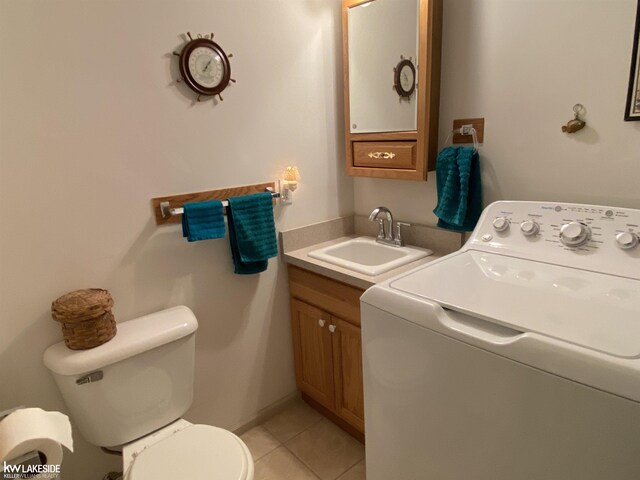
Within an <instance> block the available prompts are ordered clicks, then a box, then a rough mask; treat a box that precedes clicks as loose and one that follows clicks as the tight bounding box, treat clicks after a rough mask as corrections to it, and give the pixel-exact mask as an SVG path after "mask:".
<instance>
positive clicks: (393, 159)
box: [353, 142, 416, 170]
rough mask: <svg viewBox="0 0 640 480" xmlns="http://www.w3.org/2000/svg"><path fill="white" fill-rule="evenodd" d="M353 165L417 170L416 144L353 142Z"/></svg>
mask: <svg viewBox="0 0 640 480" xmlns="http://www.w3.org/2000/svg"><path fill="white" fill-rule="evenodd" d="M353 164H354V165H355V166H356V167H371V168H400V169H408V170H415V168H416V142H353Z"/></svg>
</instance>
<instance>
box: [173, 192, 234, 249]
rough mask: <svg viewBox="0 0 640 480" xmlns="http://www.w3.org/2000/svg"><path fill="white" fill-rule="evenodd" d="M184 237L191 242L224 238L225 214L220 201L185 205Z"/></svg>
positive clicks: (183, 216) (183, 217)
mask: <svg viewBox="0 0 640 480" xmlns="http://www.w3.org/2000/svg"><path fill="white" fill-rule="evenodd" d="M182 236H183V237H187V240H189V241H190V242H196V241H198V240H209V239H210V238H224V212H223V211H222V202H221V201H220V200H208V201H206V202H193V203H185V204H184V213H183V214H182Z"/></svg>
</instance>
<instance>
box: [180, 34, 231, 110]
mask: <svg viewBox="0 0 640 480" xmlns="http://www.w3.org/2000/svg"><path fill="white" fill-rule="evenodd" d="M187 36H188V37H189V42H187V44H186V45H185V46H184V48H183V49H182V52H180V53H178V52H173V54H174V55H176V56H177V57H179V59H178V62H179V66H180V75H181V76H182V77H181V78H179V79H178V80H177V81H178V82H184V83H185V84H186V85H187V86H188V87H189V88H190V89H191V90H193V91H194V92H196V93H197V94H198V97H197V98H196V100H197V101H198V102H199V101H200V98H201V97H203V96H213V95H217V96H218V98H219V99H220V100H224V99H223V98H222V95H221V93H222V91H223V90H224V89H225V88H227V87H228V86H229V82H233V83H235V82H236V81H235V79H233V78H231V64H230V63H229V58H231V57H233V54H231V53H230V54H229V55H227V54H226V53H225V51H224V50H223V49H222V47H220V45H218V44H217V43H216V42H214V41H213V33H212V34H210V36H202V35H198V36H197V38H193V37H192V36H191V33H189V32H187Z"/></svg>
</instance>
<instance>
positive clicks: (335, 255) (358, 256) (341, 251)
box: [309, 237, 433, 276]
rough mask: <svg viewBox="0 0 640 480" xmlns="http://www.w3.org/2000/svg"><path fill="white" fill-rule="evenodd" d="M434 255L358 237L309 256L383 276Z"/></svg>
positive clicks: (423, 250)
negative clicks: (382, 274)
mask: <svg viewBox="0 0 640 480" xmlns="http://www.w3.org/2000/svg"><path fill="white" fill-rule="evenodd" d="M432 253H433V252H432V251H431V250H426V249H423V248H417V247H392V246H389V245H382V244H380V243H377V242H376V240H375V239H374V238H371V237H358V238H352V239H350V240H346V241H344V242H341V243H337V244H335V245H330V246H328V247H324V248H319V249H318V250H314V251H312V252H309V256H310V257H312V258H317V259H318V260H324V261H325V262H329V263H332V264H333V265H338V266H339V267H343V268H347V269H349V270H353V271H354V272H359V273H364V274H365V275H371V276H375V275H380V274H381V273H385V272H388V271H389V270H392V269H394V268H398V267H401V266H402V265H406V264H407V263H411V262H414V261H416V260H418V259H419V258H423V257H427V256H429V255H431V254H432Z"/></svg>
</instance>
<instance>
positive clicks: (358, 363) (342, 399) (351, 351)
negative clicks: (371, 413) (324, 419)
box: [330, 317, 364, 433]
mask: <svg viewBox="0 0 640 480" xmlns="http://www.w3.org/2000/svg"><path fill="white" fill-rule="evenodd" d="M330 331H331V332H332V333H331V335H332V337H333V371H334V378H335V387H336V388H335V390H336V408H335V411H336V413H337V414H338V415H340V417H342V418H343V419H345V420H346V421H347V422H349V423H350V424H351V425H353V426H354V427H355V428H357V429H358V430H360V431H361V432H363V433H364V394H363V387H362V385H363V383H362V382H363V379H362V338H361V332H360V328H359V327H356V326H355V325H352V324H351V323H349V322H346V321H344V320H342V319H340V318H337V317H331V329H330Z"/></svg>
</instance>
